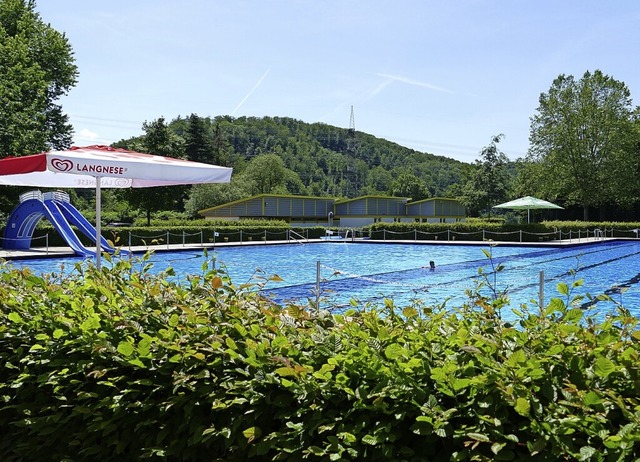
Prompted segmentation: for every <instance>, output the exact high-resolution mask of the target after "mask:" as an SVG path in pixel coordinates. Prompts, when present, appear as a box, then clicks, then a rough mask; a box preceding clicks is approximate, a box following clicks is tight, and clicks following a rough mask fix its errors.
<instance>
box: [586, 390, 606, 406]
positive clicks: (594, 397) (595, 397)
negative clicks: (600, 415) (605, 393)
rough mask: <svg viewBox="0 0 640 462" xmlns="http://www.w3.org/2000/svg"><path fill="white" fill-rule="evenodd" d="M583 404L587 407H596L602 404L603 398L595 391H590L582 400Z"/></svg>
mask: <svg viewBox="0 0 640 462" xmlns="http://www.w3.org/2000/svg"><path fill="white" fill-rule="evenodd" d="M582 402H583V403H584V404H585V406H596V405H598V404H601V403H602V398H600V395H599V394H598V393H596V392H595V391H593V390H589V391H588V392H587V393H586V394H585V395H584V398H583V399H582Z"/></svg>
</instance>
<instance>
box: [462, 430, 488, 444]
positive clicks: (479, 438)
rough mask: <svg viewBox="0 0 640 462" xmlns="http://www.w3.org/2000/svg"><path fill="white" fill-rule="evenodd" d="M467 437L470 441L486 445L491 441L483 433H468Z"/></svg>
mask: <svg viewBox="0 0 640 462" xmlns="http://www.w3.org/2000/svg"><path fill="white" fill-rule="evenodd" d="M467 437H469V438H471V439H472V440H476V441H480V442H482V443H488V442H489V441H491V439H490V438H489V437H488V436H487V435H485V434H484V433H476V432H469V433H467Z"/></svg>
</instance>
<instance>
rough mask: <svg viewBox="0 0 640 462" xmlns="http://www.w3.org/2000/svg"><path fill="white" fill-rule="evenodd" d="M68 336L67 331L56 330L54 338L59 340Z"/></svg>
mask: <svg viewBox="0 0 640 462" xmlns="http://www.w3.org/2000/svg"><path fill="white" fill-rule="evenodd" d="M65 335H66V333H65V331H63V330H62V329H56V330H54V331H53V338H55V339H59V338H60V337H64V336H65Z"/></svg>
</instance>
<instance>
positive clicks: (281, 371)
mask: <svg viewBox="0 0 640 462" xmlns="http://www.w3.org/2000/svg"><path fill="white" fill-rule="evenodd" d="M274 372H275V373H276V374H278V375H279V376H280V377H295V376H297V375H298V373H297V372H296V370H295V369H294V368H293V367H287V366H285V367H279V368H277V369H276V370H275V371H274Z"/></svg>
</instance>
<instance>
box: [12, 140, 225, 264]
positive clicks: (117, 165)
mask: <svg viewBox="0 0 640 462" xmlns="http://www.w3.org/2000/svg"><path fill="white" fill-rule="evenodd" d="M231 172H232V169H231V168H227V167H220V166H217V165H210V164H203V163H199V162H191V161H187V160H182V159H176V158H173V157H163V156H154V155H151V154H144V153H140V152H134V151H128V150H125V149H118V148H112V147H109V146H86V147H75V146H74V147H71V148H70V149H68V150H64V151H50V152H44V153H41V154H34V155H31V156H23V157H7V158H4V159H1V160H0V185H13V186H35V187H46V188H95V190H96V254H97V255H98V258H97V260H96V264H97V266H98V267H99V266H100V258H99V255H100V250H101V249H100V235H101V224H100V220H101V196H100V190H101V188H148V187H153V186H172V185H181V184H196V183H228V182H229V181H230V180H231Z"/></svg>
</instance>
